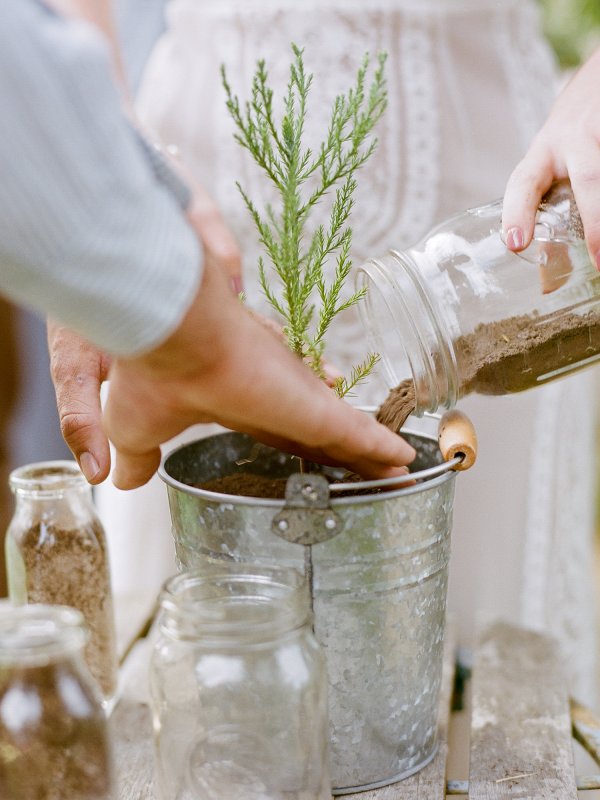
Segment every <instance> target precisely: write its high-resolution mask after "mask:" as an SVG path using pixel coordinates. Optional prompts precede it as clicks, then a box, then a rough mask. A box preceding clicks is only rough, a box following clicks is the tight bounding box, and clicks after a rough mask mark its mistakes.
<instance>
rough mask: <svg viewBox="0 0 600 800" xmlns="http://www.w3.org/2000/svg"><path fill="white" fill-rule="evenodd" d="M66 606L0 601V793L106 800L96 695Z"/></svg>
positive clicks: (34, 798) (41, 799)
mask: <svg viewBox="0 0 600 800" xmlns="http://www.w3.org/2000/svg"><path fill="white" fill-rule="evenodd" d="M85 639H86V632H85V630H84V627H83V617H82V615H81V614H80V613H79V612H78V611H75V610H74V609H72V608H66V607H61V606H43V605H29V606H17V607H11V606H9V605H8V603H7V604H6V605H0V797H2V800H65V798H73V800H75V798H77V800H110V798H111V797H112V795H111V789H112V785H111V784H112V781H111V760H110V747H109V740H108V732H107V724H106V716H105V714H104V711H103V709H102V706H101V703H100V694H99V692H98V689H97V686H96V684H95V682H94V681H93V680H92V678H91V676H90V674H89V671H88V669H87V667H86V665H85V662H84V659H83V657H82V649H83V646H84V643H85Z"/></svg>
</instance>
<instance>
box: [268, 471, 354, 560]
mask: <svg viewBox="0 0 600 800" xmlns="http://www.w3.org/2000/svg"><path fill="white" fill-rule="evenodd" d="M329 499H330V498H329V483H328V481H327V479H326V478H325V477H324V476H323V475H317V474H312V473H311V474H308V473H307V474H300V473H295V474H294V475H290V477H289V478H288V480H287V483H286V486H285V505H284V507H283V509H282V510H281V511H280V512H279V514H277V515H276V516H275V517H274V518H273V521H272V523H271V529H272V531H273V533H275V534H276V535H277V536H279V537H280V538H281V539H285V540H286V542H291V543H292V544H304V545H312V544H321V543H322V542H326V541H327V540H328V539H332V538H333V537H334V536H337V534H338V533H341V530H342V523H341V520H340V518H339V517H338V515H337V514H336V513H335V511H334V510H333V509H332V508H331V506H330V505H329Z"/></svg>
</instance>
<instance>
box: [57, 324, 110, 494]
mask: <svg viewBox="0 0 600 800" xmlns="http://www.w3.org/2000/svg"><path fill="white" fill-rule="evenodd" d="M48 349H49V353H50V374H51V377H52V382H53V384H54V391H55V394H56V406H57V409H58V416H59V420H60V428H61V432H62V435H63V437H64V439H65V442H66V443H67V445H68V447H69V449H70V450H71V452H72V453H73V455H74V456H75V458H76V459H77V462H78V463H79V466H80V467H81V471H82V472H83V474H84V475H85V477H86V479H87V480H88V481H89V483H92V484H97V483H101V482H102V481H103V480H105V478H106V477H107V475H108V473H109V470H110V450H109V446H108V439H107V438H106V435H105V433H104V430H103V428H102V411H101V407H100V385H101V383H102V381H104V380H105V379H106V375H107V372H108V359H107V357H106V356H105V355H104V354H103V353H102V352H101V351H100V350H98V349H97V348H95V347H94V346H93V345H91V344H89V343H88V342H86V341H85V340H84V339H82V338H81V337H80V336H79V335H78V334H76V333H74V332H73V331H70V330H68V329H67V328H63V327H61V326H59V325H58V324H56V323H54V322H52V321H49V322H48Z"/></svg>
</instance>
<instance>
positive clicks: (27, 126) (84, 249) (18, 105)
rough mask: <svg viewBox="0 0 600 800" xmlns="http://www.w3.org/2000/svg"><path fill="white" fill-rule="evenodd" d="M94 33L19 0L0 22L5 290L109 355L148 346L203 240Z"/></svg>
mask: <svg viewBox="0 0 600 800" xmlns="http://www.w3.org/2000/svg"><path fill="white" fill-rule="evenodd" d="M109 72H110V70H109V67H108V56H107V53H106V49H105V48H104V47H103V44H102V42H101V41H100V37H96V36H95V35H94V33H93V32H92V31H91V30H90V29H89V28H87V27H84V26H81V25H80V26H74V25H68V24H66V23H64V22H62V21H60V20H58V19H54V18H53V17H52V15H51V14H49V13H45V12H43V11H41V10H40V7H38V6H36V5H35V4H31V3H29V2H27V1H26V0H20V2H19V3H14V4H13V5H12V6H11V7H10V8H9V9H8V11H6V10H5V13H4V17H3V24H2V26H1V28H0V104H1V106H3V110H2V113H0V172H1V173H2V176H3V182H2V190H1V191H0V290H1V291H2V292H3V293H4V294H6V295H9V296H11V297H12V298H13V299H15V300H17V301H18V302H21V303H24V304H27V305H30V306H33V307H35V308H36V309H38V310H39V311H42V312H44V313H50V314H52V315H53V316H55V317H57V318H58V319H60V320H61V321H62V322H64V323H65V324H67V325H70V326H72V327H74V328H75V329H77V330H78V331H80V332H81V333H82V334H83V335H84V336H86V337H87V338H89V339H90V340H92V341H94V342H95V343H96V344H98V345H99V346H101V347H103V348H105V349H107V350H110V351H111V352H114V353H121V354H131V353H134V352H138V351H140V350H144V349H147V348H150V347H152V346H154V345H156V344H157V343H158V342H159V341H162V340H163V339H164V338H165V337H166V336H168V335H169V333H170V332H171V331H172V330H173V329H174V328H175V327H176V326H177V324H178V323H179V321H180V319H181V318H182V316H183V314H184V313H185V312H186V310H187V308H188V306H189V303H190V302H191V298H192V296H193V295H194V293H195V291H196V289H197V286H198V283H199V279H200V270H199V258H200V254H199V246H198V243H197V239H196V237H195V235H194V233H193V232H192V230H191V228H190V227H189V226H188V225H187V224H186V222H185V221H184V218H183V215H182V213H181V211H180V209H179V208H178V204H177V200H176V198H175V197H174V196H173V194H172V193H171V192H170V191H169V190H167V189H166V188H165V187H164V186H162V185H161V184H160V183H159V181H158V180H157V178H156V176H155V174H154V173H153V171H152V169H151V168H150V165H149V162H148V159H147V155H146V154H145V153H144V151H143V148H142V147H141V146H140V144H139V142H138V140H137V138H136V134H135V133H134V132H133V131H132V130H131V128H130V126H129V124H128V122H127V120H126V118H125V117H124V115H123V113H122V110H121V105H120V99H119V97H118V94H117V92H116V91H115V89H114V86H113V84H112V82H111V79H110V75H109Z"/></svg>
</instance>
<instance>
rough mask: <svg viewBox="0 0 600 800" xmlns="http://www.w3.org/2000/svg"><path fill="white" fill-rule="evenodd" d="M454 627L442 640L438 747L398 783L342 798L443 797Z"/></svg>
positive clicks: (422, 799) (439, 799)
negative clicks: (417, 769) (422, 764)
mask: <svg viewBox="0 0 600 800" xmlns="http://www.w3.org/2000/svg"><path fill="white" fill-rule="evenodd" d="M455 651H456V631H455V629H454V626H453V625H451V624H450V625H448V626H447V629H446V640H445V642H444V670H443V674H442V687H441V692H440V711H439V717H438V750H437V753H436V755H435V757H434V759H433V761H431V762H430V763H429V764H428V765H427V766H426V767H425V768H424V769H422V770H421V771H420V772H417V774H416V775H411V776H410V778H405V780H403V781H400V782H399V783H394V784H391V785H390V786H384V787H382V788H381V789H372V790H371V791H368V792H360V793H358V794H350V795H345V797H344V798H343V800H444V798H445V797H446V761H447V759H448V719H449V716H450V702H451V700H452V689H453V686H454V670H455Z"/></svg>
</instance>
